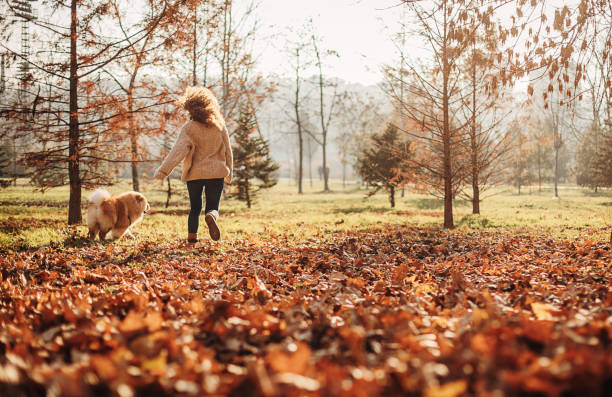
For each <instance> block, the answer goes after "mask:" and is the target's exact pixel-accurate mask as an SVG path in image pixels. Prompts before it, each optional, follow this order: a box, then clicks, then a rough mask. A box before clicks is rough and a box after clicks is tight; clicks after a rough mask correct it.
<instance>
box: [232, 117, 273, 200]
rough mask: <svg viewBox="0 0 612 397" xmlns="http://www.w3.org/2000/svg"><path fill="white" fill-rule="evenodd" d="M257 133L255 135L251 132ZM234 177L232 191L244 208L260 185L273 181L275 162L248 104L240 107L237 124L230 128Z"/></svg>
mask: <svg viewBox="0 0 612 397" xmlns="http://www.w3.org/2000/svg"><path fill="white" fill-rule="evenodd" d="M256 133H257V134H259V135H255V134H256ZM233 138H234V142H235V144H234V149H233V151H234V178H233V180H234V181H235V182H234V183H235V185H236V192H235V193H233V194H232V196H233V197H236V198H237V199H238V200H240V201H245V202H246V204H247V207H248V208H251V205H252V204H253V203H254V201H255V199H256V197H257V195H258V193H259V191H260V190H262V189H269V188H271V187H273V186H274V185H276V183H277V182H278V177H277V173H276V171H277V170H278V168H279V166H278V164H276V163H275V162H274V161H273V160H272V158H271V157H270V148H269V147H268V143H267V142H266V141H265V140H264V139H263V137H262V136H261V134H260V133H259V127H258V125H257V120H256V117H255V110H254V109H253V107H252V106H244V107H243V108H242V109H241V111H240V118H239V119H238V126H237V127H236V129H235V130H234V134H233Z"/></svg>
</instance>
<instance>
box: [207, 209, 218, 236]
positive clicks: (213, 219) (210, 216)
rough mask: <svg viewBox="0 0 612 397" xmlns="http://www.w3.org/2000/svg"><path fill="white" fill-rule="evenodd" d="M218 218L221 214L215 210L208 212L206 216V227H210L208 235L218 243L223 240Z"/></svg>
mask: <svg viewBox="0 0 612 397" xmlns="http://www.w3.org/2000/svg"><path fill="white" fill-rule="evenodd" d="M218 217H219V212H218V211H215V210H212V211H210V212H207V213H206V215H205V216H204V221H206V226H208V233H209V234H210V238H211V239H213V241H218V240H219V239H220V238H221V231H220V230H219V226H217V218H218Z"/></svg>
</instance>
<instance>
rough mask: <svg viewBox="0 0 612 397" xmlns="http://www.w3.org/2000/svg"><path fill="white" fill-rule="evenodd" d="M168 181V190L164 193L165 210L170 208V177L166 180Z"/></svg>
mask: <svg viewBox="0 0 612 397" xmlns="http://www.w3.org/2000/svg"><path fill="white" fill-rule="evenodd" d="M166 179H167V180H168V190H167V191H166V208H168V207H169V206H170V198H171V197H172V185H171V184H170V175H168V177H167V178H166Z"/></svg>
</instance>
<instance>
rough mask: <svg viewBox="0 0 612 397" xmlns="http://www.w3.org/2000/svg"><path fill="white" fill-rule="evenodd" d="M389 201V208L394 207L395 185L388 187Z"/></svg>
mask: <svg viewBox="0 0 612 397" xmlns="http://www.w3.org/2000/svg"><path fill="white" fill-rule="evenodd" d="M389 202H390V203H391V208H395V186H391V187H389Z"/></svg>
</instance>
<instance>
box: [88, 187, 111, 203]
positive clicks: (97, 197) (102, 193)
mask: <svg viewBox="0 0 612 397" xmlns="http://www.w3.org/2000/svg"><path fill="white" fill-rule="evenodd" d="M110 196H111V195H110V193H109V192H108V191H106V190H104V189H96V190H94V191H93V193H91V194H90V195H89V203H88V204H89V205H95V206H99V205H100V204H102V201H104V199H105V198H109V197H110Z"/></svg>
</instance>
